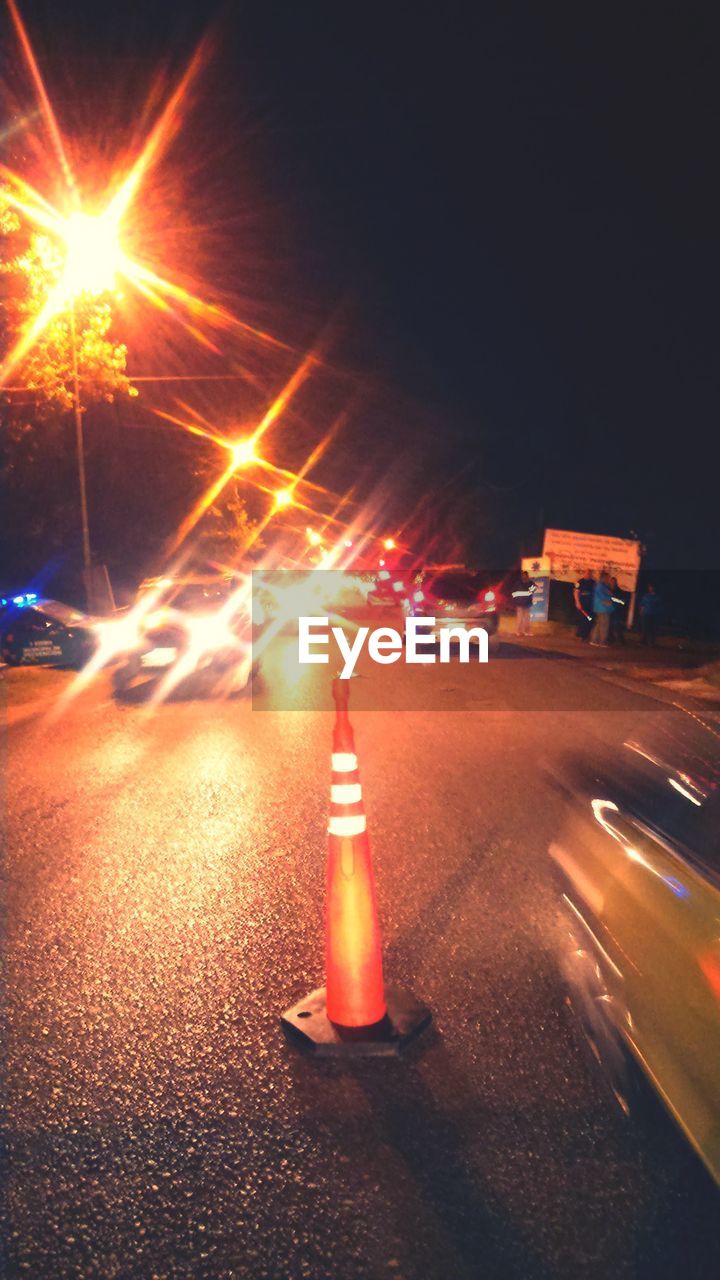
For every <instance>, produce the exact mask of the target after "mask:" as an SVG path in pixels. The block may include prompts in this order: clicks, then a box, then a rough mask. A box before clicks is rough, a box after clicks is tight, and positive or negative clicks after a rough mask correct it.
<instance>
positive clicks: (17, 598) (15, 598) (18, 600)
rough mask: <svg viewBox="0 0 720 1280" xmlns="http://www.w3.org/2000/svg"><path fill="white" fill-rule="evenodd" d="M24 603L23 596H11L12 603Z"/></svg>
mask: <svg viewBox="0 0 720 1280" xmlns="http://www.w3.org/2000/svg"><path fill="white" fill-rule="evenodd" d="M24 603H25V597H24V596H13V604H24Z"/></svg>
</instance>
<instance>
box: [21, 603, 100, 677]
mask: <svg viewBox="0 0 720 1280" xmlns="http://www.w3.org/2000/svg"><path fill="white" fill-rule="evenodd" d="M0 610H1V611H0V657H2V661H3V662H6V663H7V664H8V666H11V667H18V666H34V667H37V666H51V667H82V666H84V665H85V663H86V662H88V661H89V659H90V658H91V657H92V656H93V654H94V652H95V650H96V648H97V643H98V641H97V635H96V632H95V626H94V622H93V620H92V619H91V618H89V617H88V616H87V614H84V613H80V611H79V610H78V609H73V608H72V606H71V605H68V604H62V603H61V602H60V601H59V600H46V599H42V598H39V597H38V596H37V594H36V593H35V592H33V591H29V592H23V593H22V594H20V595H16V596H12V597H9V598H7V599H3V601H2V604H1V605H0Z"/></svg>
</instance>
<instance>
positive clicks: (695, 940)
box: [550, 723, 720, 1182]
mask: <svg viewBox="0 0 720 1280" xmlns="http://www.w3.org/2000/svg"><path fill="white" fill-rule="evenodd" d="M718 748H720V739H719V738H718V736H717V730H715V729H714V728H713V727H712V726H705V727H703V726H701V725H699V724H697V723H693V724H692V729H691V731H690V732H686V731H685V730H684V729H683V731H682V732H678V731H677V729H675V728H673V729H672V730H669V729H667V728H666V729H665V730H664V732H663V735H662V738H661V740H660V741H658V740H657V734H655V736H654V738H653V740H652V741H647V740H638V741H628V742H626V743H625V744H624V747H623V750H622V754H621V755H620V757H619V758H616V759H615V760H614V761H613V762H611V763H609V764H603V765H601V766H597V765H595V766H593V767H589V766H583V765H578V764H577V762H575V763H574V764H573V765H572V766H570V767H564V768H563V769H562V771H560V770H556V771H555V778H556V780H557V781H559V782H560V783H561V785H562V787H563V789H564V791H565V793H566V797H567V800H568V812H567V821H566V823H565V825H564V827H563V829H562V831H561V834H560V836H559V838H558V840H557V841H555V842H554V843H553V844H552V845H551V847H550V855H551V857H552V859H553V863H554V867H555V870H556V872H557V876H558V882H559V890H560V895H561V907H562V910H561V925H560V932H559V939H558V946H559V949H560V963H561V968H562V973H563V977H564V980H565V988H566V992H567V1002H568V1004H569V1006H570V1007H571V1008H572V1010H573V1012H574V1014H575V1015H576V1018H577V1022H578V1025H579V1026H580V1027H581V1029H582V1031H583V1033H584V1036H585V1039H586V1041H587V1043H588V1044H589V1046H590V1048H591V1049H592V1052H593V1055H594V1057H595V1058H596V1059H597V1060H598V1062H599V1063H600V1064H601V1065H602V1066H603V1068H604V1070H605V1073H606V1076H607V1079H608V1080H609V1083H610V1085H611V1087H612V1090H613V1092H614V1094H615V1096H616V1098H617V1100H618V1102H619V1103H620V1105H621V1106H622V1108H623V1110H625V1111H630V1110H631V1109H632V1108H633V1103H634V1100H635V1098H636V1096H637V1094H636V1086H637V1079H638V1073H637V1068H640V1071H641V1072H642V1074H643V1075H644V1076H645V1077H646V1079H647V1080H649V1081H650V1083H651V1084H652V1086H653V1087H654V1089H655V1090H656V1092H657V1094H658V1095H659V1097H660V1098H661V1100H662V1101H663V1103H664V1104H665V1106H666V1107H667V1109H668V1111H669V1112H670V1114H671V1115H672V1116H673V1117H674V1119H675V1120H676V1122H677V1124H678V1125H679V1126H680V1128H681V1129H682V1130H683V1131H684V1133H685V1135H686V1136H687V1138H688V1139H689V1141H690V1142H691V1143H692V1145H693V1146H694V1147H695V1149H696V1151H697V1152H698V1154H699V1155H700V1157H701V1159H702V1160H703V1161H704V1163H705V1165H706V1166H707V1168H708V1169H709V1171H710V1173H711V1174H712V1176H713V1177H714V1178H715V1180H716V1181H718V1182H720V751H719V750H718Z"/></svg>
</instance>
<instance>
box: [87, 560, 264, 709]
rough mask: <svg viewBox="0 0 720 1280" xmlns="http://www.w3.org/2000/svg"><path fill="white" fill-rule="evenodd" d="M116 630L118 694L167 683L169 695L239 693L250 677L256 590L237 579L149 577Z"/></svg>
mask: <svg viewBox="0 0 720 1280" xmlns="http://www.w3.org/2000/svg"><path fill="white" fill-rule="evenodd" d="M115 626H116V635H117V636H119V637H120V638H121V644H120V651H119V652H116V653H115V655H114V656H115V665H114V669H113V672H112V684H113V688H114V690H115V692H116V693H117V694H125V693H127V692H128V691H129V690H130V689H132V688H134V687H137V686H139V685H143V686H146V685H151V684H157V683H159V682H161V681H162V682H163V686H164V688H165V690H166V691H167V692H168V693H169V692H175V693H178V692H182V693H186V694H187V693H192V694H197V693H203V694H208V693H212V694H215V693H232V692H236V691H238V690H239V689H242V688H245V686H246V685H247V683H248V681H249V679H250V678H251V674H252V651H251V647H252V625H251V621H250V600H249V593H248V591H247V590H245V589H244V587H243V582H242V580H241V579H239V578H237V577H235V576H231V575H217V574H216V575H197V576H185V577H179V578H155V579H148V580H147V581H146V582H144V583H142V585H141V587H140V590H139V592H138V600H137V602H136V605H135V607H134V608H133V609H132V610H131V611H130V613H129V614H128V615H127V616H126V617H125V618H123V619H120V620H119V621H118V623H117V624H115ZM109 643H110V646H112V636H110V637H109Z"/></svg>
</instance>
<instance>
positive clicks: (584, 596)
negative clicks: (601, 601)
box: [573, 569, 595, 640]
mask: <svg viewBox="0 0 720 1280" xmlns="http://www.w3.org/2000/svg"><path fill="white" fill-rule="evenodd" d="M594 590H595V579H594V578H593V575H592V569H586V570H585V577H584V578H578V580H577V582H576V583H575V586H574V588H573V600H574V601H575V608H576V609H577V613H578V624H577V627H576V628H575V635H576V636H577V637H578V639H579V640H589V639H590V629H591V627H592V624H593V611H592V609H593V592H594Z"/></svg>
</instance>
